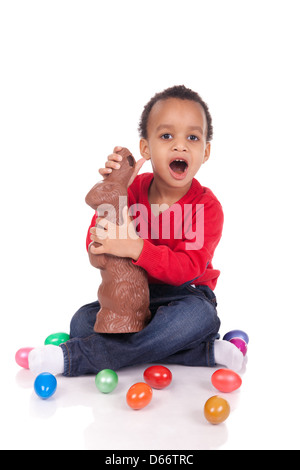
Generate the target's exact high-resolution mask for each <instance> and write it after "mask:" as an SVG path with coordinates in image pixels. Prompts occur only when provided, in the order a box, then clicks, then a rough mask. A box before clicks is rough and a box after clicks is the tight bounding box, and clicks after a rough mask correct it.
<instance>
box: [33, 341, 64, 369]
mask: <svg viewBox="0 0 300 470" xmlns="http://www.w3.org/2000/svg"><path fill="white" fill-rule="evenodd" d="M28 364H29V369H30V370H31V372H33V373H34V374H36V375H38V374H41V373H42V372H49V373H50V374H53V375H57V374H62V373H63V372H64V353H63V350H62V349H61V348H60V347H59V346H54V345H53V344H48V345H47V346H42V347H40V348H36V349H33V350H32V351H30V353H29V355H28Z"/></svg>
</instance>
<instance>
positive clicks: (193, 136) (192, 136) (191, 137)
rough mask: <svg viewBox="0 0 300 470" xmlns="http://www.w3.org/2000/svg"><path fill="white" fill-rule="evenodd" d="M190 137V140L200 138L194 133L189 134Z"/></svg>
mask: <svg viewBox="0 0 300 470" xmlns="http://www.w3.org/2000/svg"><path fill="white" fill-rule="evenodd" d="M188 139H189V140H199V138H198V137H197V136H196V135H193V134H192V135H189V136H188Z"/></svg>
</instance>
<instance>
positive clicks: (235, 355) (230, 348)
mask: <svg viewBox="0 0 300 470" xmlns="http://www.w3.org/2000/svg"><path fill="white" fill-rule="evenodd" d="M244 359H245V358H244V355H243V353H242V352H241V351H240V350H239V349H238V348H237V347H236V346H235V345H234V344H232V343H230V342H229V341H223V340H216V341H215V361H216V364H218V365H222V366H226V367H227V368H228V369H231V370H233V371H235V372H240V371H241V370H242V368H243V364H244Z"/></svg>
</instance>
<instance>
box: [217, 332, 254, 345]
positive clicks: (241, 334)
mask: <svg viewBox="0 0 300 470" xmlns="http://www.w3.org/2000/svg"><path fill="white" fill-rule="evenodd" d="M232 338H241V339H243V340H244V341H245V343H247V344H249V336H248V335H247V333H245V332H244V331H242V330H232V331H229V332H228V333H226V335H225V336H224V338H223V340H224V341H230V340H231V339H232Z"/></svg>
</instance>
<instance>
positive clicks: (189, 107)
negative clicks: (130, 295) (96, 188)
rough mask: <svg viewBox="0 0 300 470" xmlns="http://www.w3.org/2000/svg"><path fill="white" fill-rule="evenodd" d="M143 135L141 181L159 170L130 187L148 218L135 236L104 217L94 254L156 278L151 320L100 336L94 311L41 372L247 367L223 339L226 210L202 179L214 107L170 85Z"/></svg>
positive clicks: (112, 159)
mask: <svg viewBox="0 0 300 470" xmlns="http://www.w3.org/2000/svg"><path fill="white" fill-rule="evenodd" d="M139 131H140V137H141V139H140V152H141V155H142V157H143V159H141V160H139V161H138V163H137V165H136V174H137V172H138V171H139V169H140V168H141V166H142V165H143V163H144V162H145V161H146V160H151V164H152V168H153V173H145V174H142V175H140V176H137V177H136V178H135V179H134V181H132V182H131V185H130V187H129V188H128V205H129V210H130V213H131V215H137V213H138V211H137V210H134V208H135V209H136V208H138V209H139V212H140V213H141V212H142V213H143V214H142V216H141V214H140V215H139V217H137V218H136V223H135V235H136V236H130V233H129V230H128V227H127V231H126V229H125V236H124V231H123V233H122V236H120V234H119V231H118V230H113V231H110V230H108V222H107V221H106V220H105V219H102V220H100V219H97V216H96V215H95V216H94V218H93V220H92V224H91V227H90V230H89V233H88V237H87V248H88V250H90V251H91V252H92V253H94V254H100V253H108V254H111V255H116V256H121V257H129V258H132V262H133V263H135V264H137V265H138V266H141V267H142V268H144V269H145V270H146V271H147V273H148V279H149V289H150V310H151V314H152V318H151V321H150V323H149V324H148V325H147V326H146V328H144V330H142V331H141V332H139V333H133V334H111V335H109V334H97V333H95V332H94V331H93V326H94V323H95V320H96V315H97V313H98V311H99V303H98V302H93V303H92V304H88V305H85V306H84V307H82V308H81V309H79V310H78V312H77V313H76V314H75V315H74V317H73V319H72V321H71V328H70V336H71V339H70V341H67V342H66V343H64V344H62V345H61V346H60V347H56V346H44V347H42V348H38V349H35V350H33V351H32V352H31V353H30V355H29V366H30V369H31V370H32V371H33V372H35V373H39V372H42V371H48V372H51V373H54V374H64V375H66V376H78V375H83V374H89V373H92V374H96V373H98V372H99V371H100V370H102V369H105V368H109V369H113V370H118V369H120V368H122V367H126V366H131V365H136V364H143V363H149V362H161V363H164V364H183V365H188V366H215V365H216V364H222V365H224V366H226V367H228V368H230V369H234V370H236V371H239V370H240V369H241V368H242V365H243V354H242V353H241V352H240V351H239V350H238V349H237V348H236V347H235V346H234V345H233V344H231V343H229V342H226V341H220V340H218V339H217V338H219V335H218V331H219V327H220V320H219V318H218V315H217V311H216V306H217V302H216V297H215V295H214V292H213V290H214V288H215V286H216V283H217V279H218V277H219V274H220V272H219V271H218V270H216V269H214V268H213V266H212V258H213V254H214V251H215V249H216V247H217V245H218V243H219V241H220V238H221V234H222V228H223V211H222V207H221V205H220V203H219V202H218V200H217V198H216V197H215V196H214V194H213V193H212V192H211V191H210V190H209V189H208V188H205V187H202V186H201V185H200V183H199V182H198V181H197V180H196V179H195V175H196V174H197V172H198V171H199V169H200V167H201V165H203V164H204V163H205V162H206V161H207V160H208V159H209V156H210V141H211V139H212V135H213V128H212V120H211V115H210V112H209V109H208V107H207V105H206V103H205V102H204V101H203V100H202V99H201V98H200V96H199V95H198V94H197V93H195V92H194V91H192V90H190V89H188V88H186V87H185V86H175V87H172V88H168V89H167V90H164V91H163V92H161V93H157V94H156V95H155V96H154V97H153V98H152V99H151V100H150V101H149V103H147V105H146V106H145V108H144V111H143V113H142V116H141V120H140V126H139ZM119 149H120V148H118V147H116V148H115V152H117V151H118V150H119ZM121 158H122V157H120V156H119V155H118V154H117V153H113V154H111V155H109V157H108V160H107V162H106V165H105V168H102V169H100V170H99V172H100V174H101V175H102V176H103V177H104V178H105V177H106V175H107V174H109V173H110V172H112V171H118V168H119V163H118V162H119V161H120V159H121ZM136 174H135V175H134V176H136ZM132 208H133V209H132ZM141 208H142V209H143V210H142V209H141ZM144 209H145V210H144ZM186 209H187V211H186ZM134 212H135V214H134ZM171 213H172V214H173V217H172V216H171V215H172V214H171ZM166 215H169V218H168V219H167V218H166ZM129 220H130V219H129V217H128V221H129ZM166 220H168V224H169V227H166ZM128 221H127V222H128ZM172 221H173V223H172ZM95 225H96V226H95ZM127 225H128V226H129V225H130V224H127ZM100 226H101V227H102V230H99V227H100ZM103 229H104V230H103ZM111 233H114V236H111ZM93 242H97V243H100V244H101V246H98V245H96V246H98V248H96V247H95V246H94V244H93Z"/></svg>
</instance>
